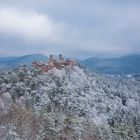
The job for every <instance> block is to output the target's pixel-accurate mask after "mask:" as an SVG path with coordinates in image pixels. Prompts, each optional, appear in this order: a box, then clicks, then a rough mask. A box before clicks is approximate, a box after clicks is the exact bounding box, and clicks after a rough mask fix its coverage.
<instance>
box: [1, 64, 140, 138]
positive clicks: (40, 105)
mask: <svg viewBox="0 0 140 140" xmlns="http://www.w3.org/2000/svg"><path fill="white" fill-rule="evenodd" d="M0 139H1V140H7V139H10V140H15V139H16V140H25V139H29V140H85V139H87V140H126V139H128V140H139V139H140V81H138V80H135V79H131V78H129V79H126V80H124V79H119V78H118V79H114V78H111V77H107V76H104V75H99V74H97V73H89V72H88V71H86V70H85V69H82V68H80V67H78V66H74V67H73V68H69V67H65V68H62V69H61V70H58V69H55V68H54V69H52V70H50V71H49V72H48V73H46V74H45V73H41V72H40V71H39V70H36V69H28V68H27V70H22V69H16V70H13V71H11V72H7V73H3V74H1V75H0Z"/></svg>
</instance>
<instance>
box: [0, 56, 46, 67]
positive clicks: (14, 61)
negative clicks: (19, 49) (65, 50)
mask: <svg viewBox="0 0 140 140" xmlns="http://www.w3.org/2000/svg"><path fill="white" fill-rule="evenodd" d="M47 60H48V57H47V56H45V55H43V54H29V55H24V56H21V57H0V69H8V68H15V67H17V66H20V65H23V64H26V65H28V66H31V64H32V62H33V61H43V62H47Z"/></svg>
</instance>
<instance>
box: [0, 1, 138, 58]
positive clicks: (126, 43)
mask: <svg viewBox="0 0 140 140" xmlns="http://www.w3.org/2000/svg"><path fill="white" fill-rule="evenodd" d="M0 3H1V5H2V6H3V7H5V8H8V7H10V8H13V9H15V10H17V11H20V13H24V12H25V11H26V13H28V12H30V11H35V12H36V13H37V14H38V15H43V16H46V17H48V18H49V19H50V20H52V21H54V23H55V24H56V25H58V24H59V23H62V24H63V27H62V28H61V31H59V32H57V34H58V37H59V36H60V37H61V39H62V40H61V41H59V42H54V41H52V42H45V40H46V39H44V40H41V41H37V40H36V39H35V43H34V42H30V43H29V44H28V45H27V42H26V41H25V43H23V44H25V46H24V47H22V48H23V50H24V51H23V52H27V53H28V52H35V51H39V52H44V53H46V54H48V52H51V53H52V52H54V53H57V52H63V53H65V54H67V55H69V53H71V54H73V55H75V56H77V57H87V56H92V54H93V55H104V56H107V55H108V56H111V55H112V54H113V56H114V55H115V56H118V55H123V54H129V53H140V49H139V48H140V46H139V44H140V15H139V13H140V1H139V0H135V1H131V0H128V1H127V2H126V1H125V0H117V1H114V0H106V1H104V0H94V1H93V0H76V1H75V0H67V1H66V0H59V1H57V0H30V1H27V0H24V1H19V0H3V1H1V2H0ZM21 15H22V14H21ZM33 24H34V23H33ZM58 28H59V26H58ZM41 34H42V32H41ZM5 36H7V34H6V35H5ZM40 36H41V35H39V37H40ZM12 37H13V35H11V38H12ZM27 38H28V36H27ZM16 40H18V39H14V43H15V44H18V45H20V43H16ZM2 42H3V41H0V46H2V47H3V50H4V46H3V45H2V44H3V43H2ZM17 42H18V41H17ZM23 42H24V41H23ZM14 43H11V44H10V43H9V44H8V45H7V46H10V45H11V46H14ZM37 44H38V45H37ZM39 44H40V45H39ZM18 45H17V46H18ZM21 46H23V45H21ZM2 47H1V48H2ZM28 48H32V49H31V51H29V49H28ZM5 49H6V47H5ZM45 49H46V51H45ZM17 50H18V48H17ZM19 52H20V51H19Z"/></svg>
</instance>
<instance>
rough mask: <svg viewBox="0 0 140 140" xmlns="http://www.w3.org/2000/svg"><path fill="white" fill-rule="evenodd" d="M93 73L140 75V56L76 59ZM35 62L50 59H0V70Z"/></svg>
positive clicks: (40, 57)
mask: <svg viewBox="0 0 140 140" xmlns="http://www.w3.org/2000/svg"><path fill="white" fill-rule="evenodd" d="M75 60H76V61H78V63H79V62H80V63H81V64H82V65H83V66H85V67H86V68H88V69H89V70H91V71H97V72H100V73H105V74H140V55H138V54H133V55H127V56H123V57H119V58H100V57H91V58H88V59H85V60H79V59H75ZM33 61H43V62H47V61H48V57H47V56H45V55H43V54H29V55H24V56H20V57H15V56H14V57H0V69H1V70H2V69H11V68H15V67H17V66H20V65H23V64H26V65H28V66H30V65H31V63H32V62H33Z"/></svg>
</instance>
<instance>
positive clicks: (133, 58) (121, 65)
mask: <svg viewBox="0 0 140 140" xmlns="http://www.w3.org/2000/svg"><path fill="white" fill-rule="evenodd" d="M83 64H84V65H85V66H86V67H87V68H89V69H90V70H93V71H97V72H100V73H105V74H140V55H138V54H133V55H127V56H123V57H120V58H107V59H104V58H96V57H92V58H89V59H86V60H84V61H83Z"/></svg>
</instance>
